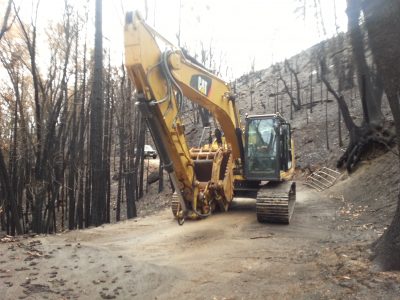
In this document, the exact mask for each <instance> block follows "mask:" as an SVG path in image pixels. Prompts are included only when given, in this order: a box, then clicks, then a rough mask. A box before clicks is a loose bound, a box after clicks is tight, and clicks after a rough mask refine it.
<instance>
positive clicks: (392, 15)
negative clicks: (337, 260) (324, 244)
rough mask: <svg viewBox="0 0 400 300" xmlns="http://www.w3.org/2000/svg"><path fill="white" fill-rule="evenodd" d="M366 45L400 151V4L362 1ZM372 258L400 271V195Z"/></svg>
mask: <svg viewBox="0 0 400 300" xmlns="http://www.w3.org/2000/svg"><path fill="white" fill-rule="evenodd" d="M362 9H363V12H364V16H365V23H366V28H367V31H368V38H369V44H370V47H371V50H372V54H373V56H374V59H375V62H376V66H377V70H378V72H379V74H380V76H382V79H383V84H384V89H385V92H386V95H387V97H388V101H389V105H390V108H391V111H392V114H393V118H394V123H395V127H396V137H397V148H398V151H397V152H398V153H400V104H399V101H400V96H399V95H400V69H399V68H398V67H395V66H399V65H400V48H399V45H400V35H399V32H400V17H399V11H400V3H399V1H395V0H386V1H383V0H373V1H372V0H365V1H363V2H362ZM373 248H374V256H373V258H374V261H375V262H376V263H377V264H379V265H380V266H381V267H382V269H384V270H400V195H399V196H398V202H397V209H396V212H395V214H394V217H393V220H392V222H391V224H390V225H389V227H388V229H387V230H386V231H385V232H384V234H383V235H382V236H381V237H380V239H379V240H377V242H376V243H375V244H374V245H373Z"/></svg>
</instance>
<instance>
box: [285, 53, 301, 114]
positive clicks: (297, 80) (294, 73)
mask: <svg viewBox="0 0 400 300" xmlns="http://www.w3.org/2000/svg"><path fill="white" fill-rule="evenodd" d="M285 67H286V68H287V69H288V70H289V72H290V73H291V74H292V76H293V77H294V80H295V82H296V99H297V107H300V108H301V92H300V90H301V84H300V80H299V77H298V75H299V73H300V72H298V71H296V70H295V69H294V68H293V67H292V66H291V65H290V63H289V61H288V60H285Z"/></svg>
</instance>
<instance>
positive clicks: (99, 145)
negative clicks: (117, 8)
mask: <svg viewBox="0 0 400 300" xmlns="http://www.w3.org/2000/svg"><path fill="white" fill-rule="evenodd" d="M95 23H96V33H95V50H94V52H95V54H94V60H95V62H94V74H93V76H94V80H93V87H92V96H91V99H90V170H91V180H92V188H91V205H92V221H93V224H94V225H95V226H99V225H101V224H102V223H104V222H105V201H106V198H105V193H104V191H105V190H104V162H103V156H102V154H103V114H104V99H103V98H104V97H103V43H102V38H103V36H102V29H101V28H102V1H101V0H96V21H95Z"/></svg>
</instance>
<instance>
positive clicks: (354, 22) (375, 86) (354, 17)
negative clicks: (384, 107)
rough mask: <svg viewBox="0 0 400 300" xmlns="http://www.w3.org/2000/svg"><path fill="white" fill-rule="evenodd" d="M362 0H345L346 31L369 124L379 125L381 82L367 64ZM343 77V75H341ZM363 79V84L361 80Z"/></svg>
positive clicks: (380, 124) (381, 119) (381, 117)
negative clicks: (361, 25)
mask: <svg viewBox="0 0 400 300" xmlns="http://www.w3.org/2000/svg"><path fill="white" fill-rule="evenodd" d="M361 2H362V0H348V1H347V10H346V13H347V16H348V31H349V35H350V41H351V46H352V53H353V55H352V60H353V62H354V64H355V66H356V69H357V81H358V87H359V88H360V93H361V88H362V89H364V97H365V100H366V105H367V110H368V113H369V116H370V119H369V125H370V126H375V127H381V126H382V121H383V115H382V111H381V101H382V95H383V86H382V82H381V80H380V78H379V76H378V75H377V74H374V73H373V72H372V70H371V68H370V67H369V66H368V62H367V59H366V55H365V50H364V49H365V46H364V34H363V31H362V30H361V27H360V14H361ZM343 77H344V76H343ZM363 81H364V85H362V82H363Z"/></svg>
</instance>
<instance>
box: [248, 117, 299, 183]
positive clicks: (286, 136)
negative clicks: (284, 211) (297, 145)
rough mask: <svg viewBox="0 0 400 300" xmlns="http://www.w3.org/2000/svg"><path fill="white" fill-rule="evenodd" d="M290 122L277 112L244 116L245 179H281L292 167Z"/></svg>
mask: <svg viewBox="0 0 400 300" xmlns="http://www.w3.org/2000/svg"><path fill="white" fill-rule="evenodd" d="M290 135H291V134H290V125H289V124H288V123H287V122H286V121H285V120H284V119H283V118H282V117H281V116H279V115H276V114H271V115H257V116H248V117H247V118H246V127H245V150H244V151H245V153H244V156H245V157H244V162H245V165H244V175H245V177H246V179H247V180H256V181H281V171H283V172H286V171H288V170H289V169H290V168H291V167H292V145H291V136H290Z"/></svg>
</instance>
